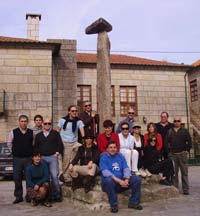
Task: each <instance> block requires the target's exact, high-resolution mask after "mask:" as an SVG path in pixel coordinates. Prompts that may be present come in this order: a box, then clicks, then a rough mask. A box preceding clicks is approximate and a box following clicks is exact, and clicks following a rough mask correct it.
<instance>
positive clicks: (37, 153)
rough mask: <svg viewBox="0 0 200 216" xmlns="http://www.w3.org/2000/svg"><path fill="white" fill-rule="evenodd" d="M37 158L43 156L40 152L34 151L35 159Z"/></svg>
mask: <svg viewBox="0 0 200 216" xmlns="http://www.w3.org/2000/svg"><path fill="white" fill-rule="evenodd" d="M35 156H41V154H40V152H39V151H37V150H36V151H34V152H33V157H35Z"/></svg>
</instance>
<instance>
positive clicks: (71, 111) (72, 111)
mask: <svg viewBox="0 0 200 216" xmlns="http://www.w3.org/2000/svg"><path fill="white" fill-rule="evenodd" d="M70 112H78V110H71V111H70Z"/></svg>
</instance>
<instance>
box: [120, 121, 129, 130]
mask: <svg viewBox="0 0 200 216" xmlns="http://www.w3.org/2000/svg"><path fill="white" fill-rule="evenodd" d="M122 125H127V126H128V129H129V124H128V123H127V122H123V123H121V128H122Z"/></svg>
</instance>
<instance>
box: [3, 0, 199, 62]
mask: <svg viewBox="0 0 200 216" xmlns="http://www.w3.org/2000/svg"><path fill="white" fill-rule="evenodd" d="M199 8H200V0H1V1H0V36H11V37H22V38H26V20H25V14H26V13H39V14H41V15H42V20H41V23H40V39H41V40H46V39H47V38H64V39H76V40H77V49H78V51H79V50H96V46H97V41H96V40H97V36H96V35H86V34H85V28H86V27H87V26H88V25H90V24H91V23H92V22H93V21H95V20H97V19H98V18H100V17H103V18H104V19H106V20H107V21H108V22H109V23H110V24H111V25H112V26H113V30H112V32H110V33H109V37H110V41H111V51H115V53H116V51H123V52H121V54H125V55H132V56H138V57H144V58H150V59H157V60H166V61H171V62H177V63H185V64H191V63H193V62H194V61H196V60H198V59H200V11H199ZM127 51H165V52H169V51H180V52H182V51H183V52H184V51H186V52H199V53H192V54H184V53H178V54H177V53H176V54H171V53H159V54H155V53H137V52H127Z"/></svg>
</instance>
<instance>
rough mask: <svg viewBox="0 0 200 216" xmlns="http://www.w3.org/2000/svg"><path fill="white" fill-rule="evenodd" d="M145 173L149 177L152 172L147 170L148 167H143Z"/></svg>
mask: <svg viewBox="0 0 200 216" xmlns="http://www.w3.org/2000/svg"><path fill="white" fill-rule="evenodd" d="M145 173H146V174H147V177H150V176H152V174H151V173H150V172H149V170H148V169H145Z"/></svg>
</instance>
